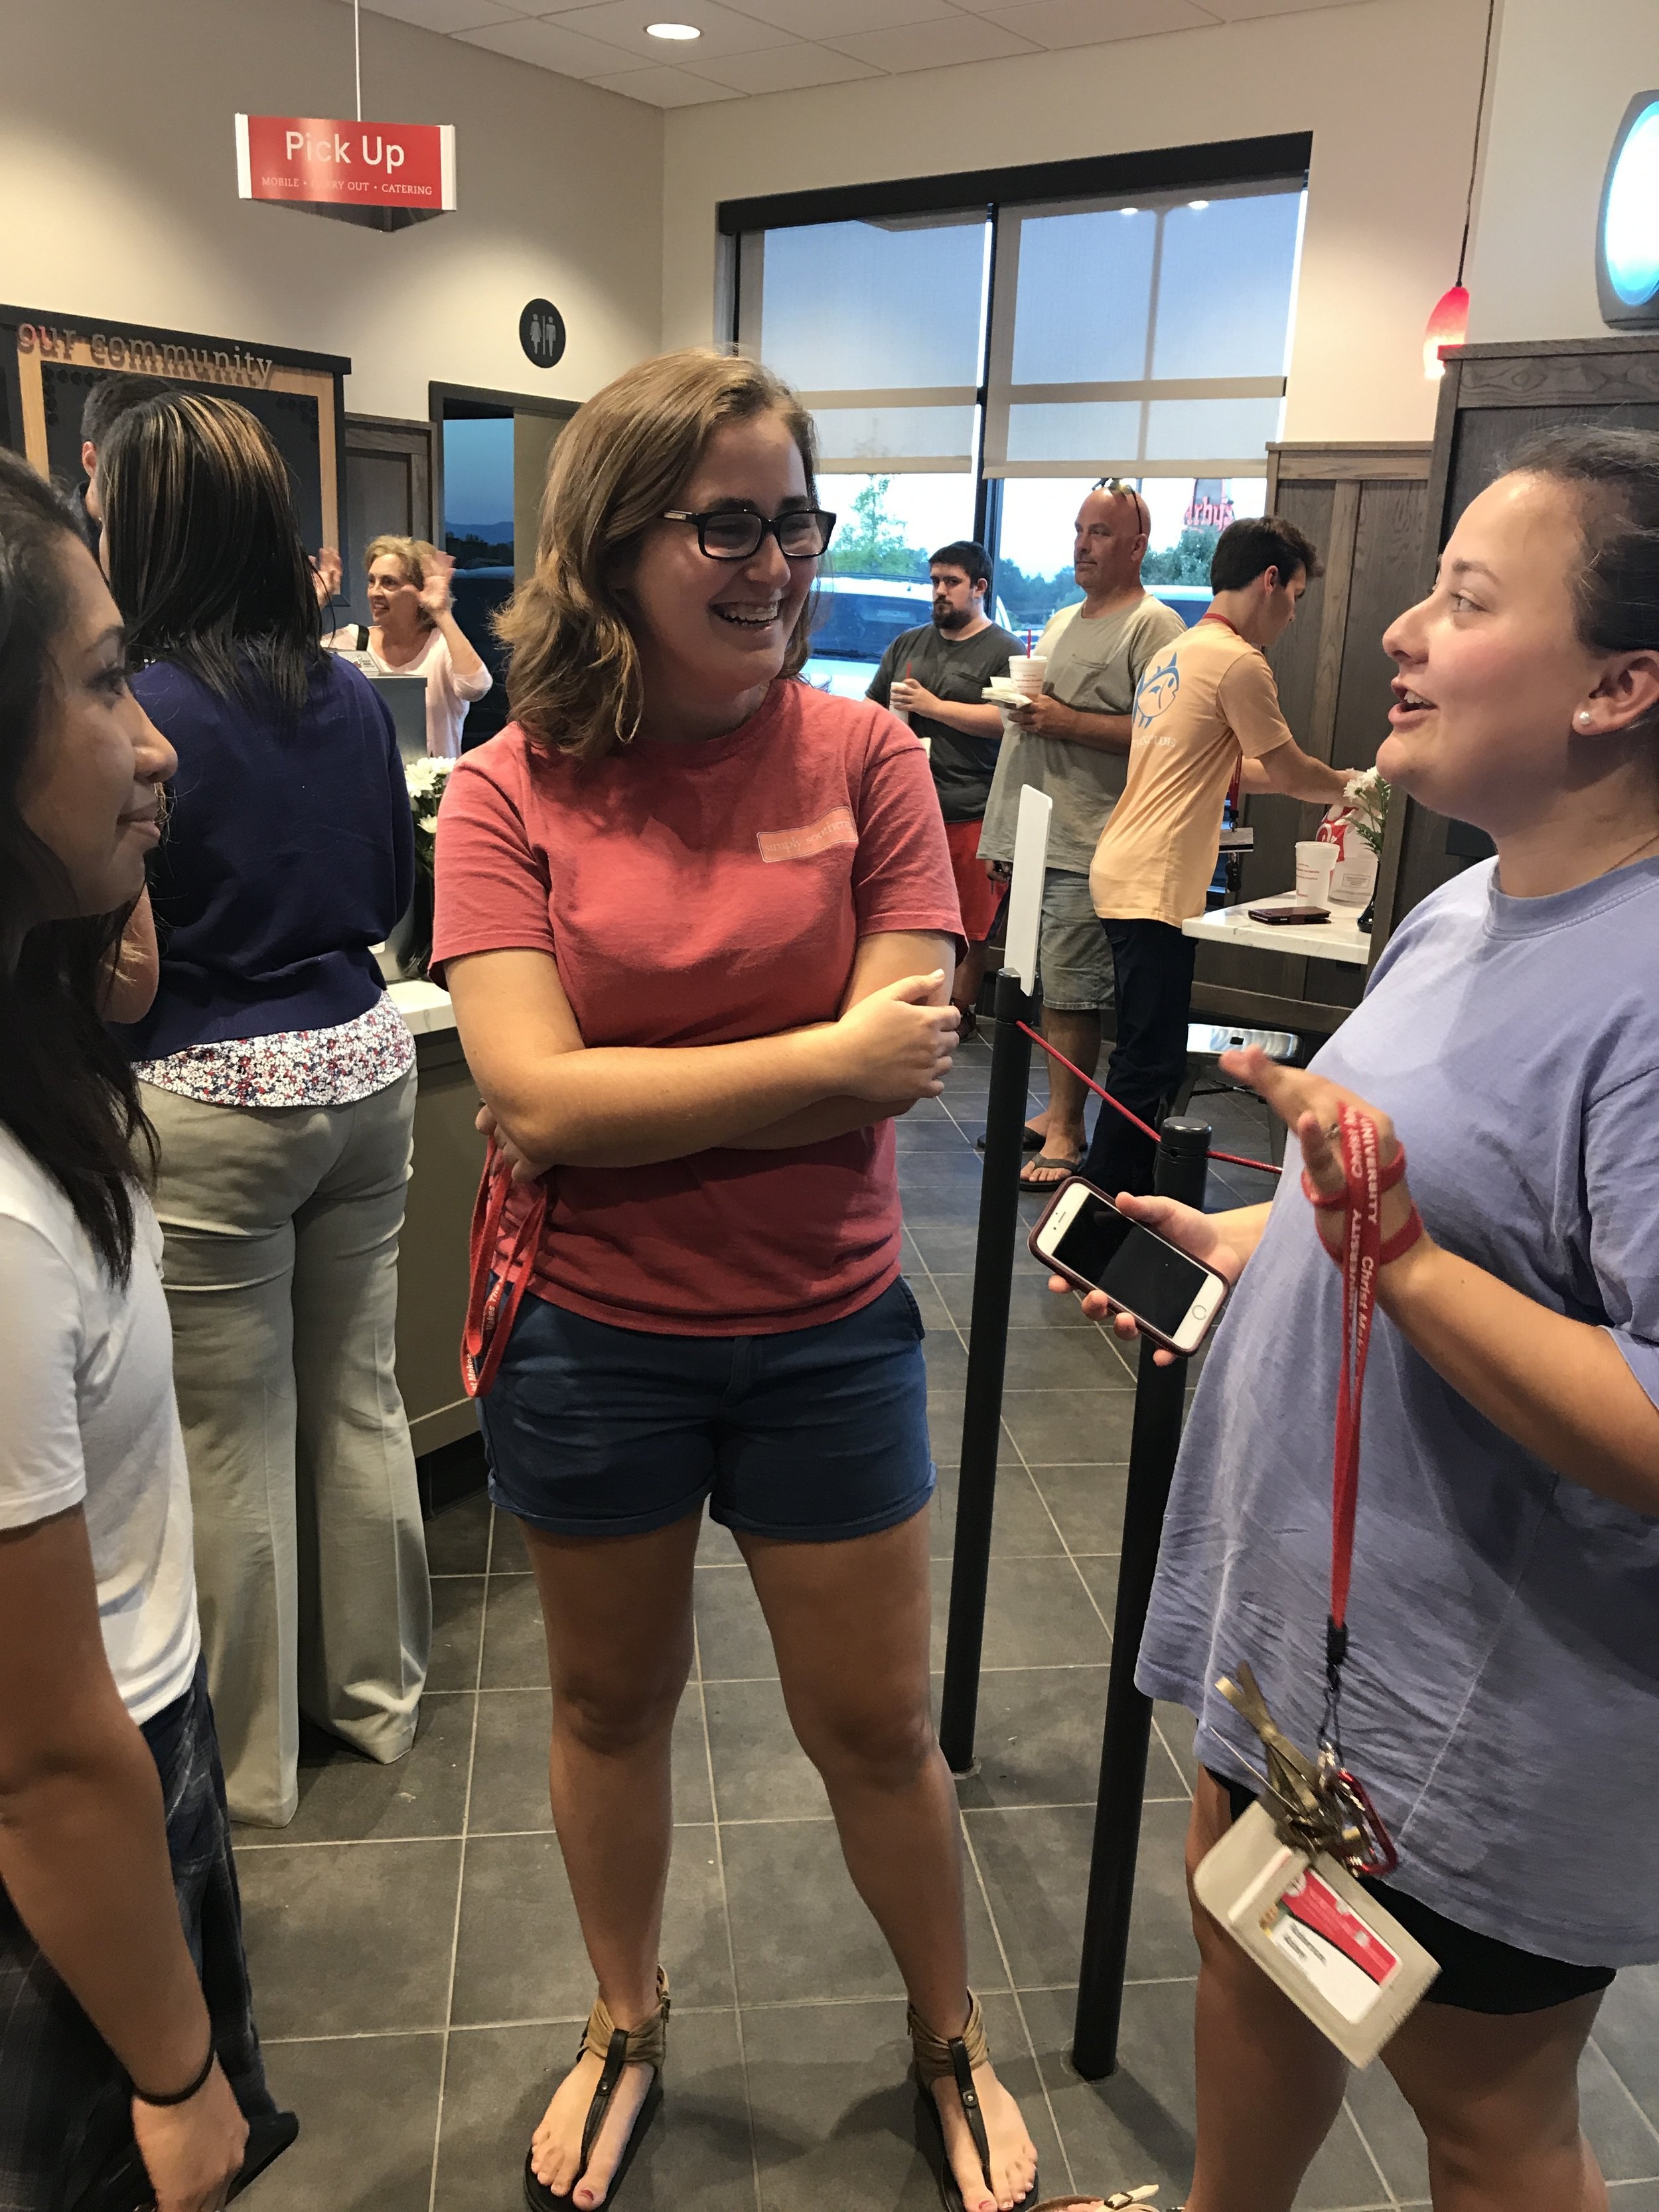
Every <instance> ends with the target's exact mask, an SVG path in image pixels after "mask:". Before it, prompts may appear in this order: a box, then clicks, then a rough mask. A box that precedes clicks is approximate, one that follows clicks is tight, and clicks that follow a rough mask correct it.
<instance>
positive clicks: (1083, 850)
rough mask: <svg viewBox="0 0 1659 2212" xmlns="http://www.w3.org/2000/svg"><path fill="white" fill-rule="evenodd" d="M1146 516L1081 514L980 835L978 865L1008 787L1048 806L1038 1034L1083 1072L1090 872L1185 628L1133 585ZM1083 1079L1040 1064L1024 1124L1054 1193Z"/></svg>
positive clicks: (1092, 918)
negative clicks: (1154, 673) (1135, 714)
mask: <svg viewBox="0 0 1659 2212" xmlns="http://www.w3.org/2000/svg"><path fill="white" fill-rule="evenodd" d="M1150 526H1151V518H1150V516H1149V515H1148V513H1147V511H1146V501H1145V500H1143V499H1142V497H1141V496H1140V494H1139V492H1138V491H1137V490H1136V489H1135V488H1134V487H1133V484H1127V483H1120V482H1119V480H1118V479H1117V478H1116V477H1107V478H1105V479H1103V481H1102V482H1101V483H1098V484H1097V485H1096V486H1095V488H1094V489H1093V490H1092V491H1091V492H1090V493H1088V494H1087V495H1086V496H1085V499H1084V501H1083V504H1082V506H1081V507H1079V509H1078V514H1077V522H1076V526H1075V530H1074V534H1073V544H1072V573H1073V576H1074V577H1075V578H1076V580H1077V583H1078V586H1079V589H1080V590H1081V592H1082V593H1083V602H1082V605H1080V606H1079V605H1073V606H1069V607H1062V608H1061V609H1060V612H1059V613H1058V614H1057V615H1055V616H1054V618H1053V620H1052V621H1051V622H1050V623H1049V624H1048V628H1047V629H1045V630H1044V631H1043V633H1042V641H1041V642H1040V643H1039V644H1038V646H1037V647H1036V651H1037V652H1038V653H1041V654H1042V655H1043V656H1044V657H1045V658H1046V659H1047V660H1048V670H1047V672H1046V675H1045V678H1044V681H1043V688H1042V696H1041V697H1040V698H1037V699H1034V700H1032V701H1031V702H1030V704H1029V705H1028V706H1021V707H1018V708H1013V709H1012V716H1013V719H1014V720H1016V721H1017V722H1018V725H1019V732H1020V733H1019V735H1018V737H1011V738H1006V740H1005V741H1004V744H1003V747H1002V750H1001V754H1000V757H999V759H998V762H997V772H996V780H995V781H994V784H993V785H992V787H991V797H990V800H989V803H988V804H987V807H986V810H985V829H984V834H983V835H982V836H981V839H980V845H979V851H980V858H981V860H985V861H986V862H987V863H989V864H991V865H993V866H1006V864H1007V863H1008V862H1010V861H1012V859H1013V857H1014V828H1015V823H1016V819H1017V817H1018V812H1019V794H1020V793H1021V792H1022V791H1023V790H1024V788H1025V787H1026V786H1027V785H1028V784H1031V785H1034V786H1035V787H1036V789H1038V790H1039V791H1046V792H1047V793H1048V796H1049V797H1050V798H1051V799H1053V801H1054V813H1053V815H1052V817H1051V818H1050V823H1049V830H1048V873H1047V875H1046V876H1045V878H1044V879H1043V886H1042V931H1041V935H1040V938H1039V941H1038V947H1037V964H1038V969H1039V971H1040V975H1039V981H1040V986H1041V989H1042V1031H1043V1035H1044V1036H1047V1037H1048V1039H1049V1040H1050V1042H1052V1043H1053V1045H1054V1048H1055V1050H1056V1051H1058V1052H1063V1053H1064V1054H1066V1058H1067V1059H1068V1060H1072V1061H1074V1062H1075V1064H1076V1065H1077V1066H1079V1067H1080V1068H1081V1069H1082V1070H1083V1071H1084V1073H1085V1074H1088V1075H1092V1074H1093V1073H1094V1072H1095V1066H1096V1063H1097V1060H1099V1058H1100V1017H1101V1012H1102V1010H1103V1008H1104V1007H1106V1006H1110V1004H1111V1003H1112V970H1111V962H1110V960H1109V957H1107V956H1106V951H1105V947H1104V942H1103V931H1102V929H1101V927H1100V923H1099V921H1097V918H1096V915H1095V909H1094V902H1093V901H1092V900H1091V897H1090V895H1089V868H1090V865H1091V862H1092V860H1093V859H1094V856H1095V848H1096V846H1097V845H1098V843H1099V842H1100V836H1101V832H1102V830H1103V829H1104V828H1105V827H1106V823H1107V820H1108V818H1109V816H1110V814H1111V811H1112V809H1113V807H1114V806H1115V805H1116V803H1117V800H1118V799H1119V798H1120V796H1121V793H1122V790H1123V779H1124V776H1125V775H1126V774H1127V769H1128V765H1129V735H1130V709H1131V708H1132V707H1133V704H1134V696H1135V687H1136V686H1137V684H1139V681H1140V678H1141V675H1142V673H1143V671H1145V669H1146V666H1147V665H1148V663H1149V662H1151V661H1152V660H1154V659H1156V658H1157V657H1158V653H1161V652H1162V651H1163V649H1164V647H1165V646H1167V645H1170V644H1171V643H1172V642H1173V641H1174V640H1175V639H1176V638H1177V637H1180V636H1181V635H1182V632H1183V624H1182V620H1181V617H1180V616H1179V615H1177V614H1176V613H1175V612H1173V611H1172V610H1171V609H1170V608H1169V607H1166V606H1165V605H1164V603H1163V601H1162V600H1160V599H1153V598H1152V595H1151V593H1150V592H1147V591H1146V590H1145V589H1144V588H1143V586H1142V584H1141V581H1140V563H1141V561H1142V559H1143V557H1144V556H1145V554H1146V538H1147V533H1148V531H1149V529H1150ZM1086 1097H1088V1093H1087V1092H1086V1091H1085V1089H1084V1087H1083V1085H1082V1084H1080V1083H1079V1081H1078V1079H1077V1078H1076V1077H1075V1076H1074V1075H1072V1074H1070V1073H1067V1071H1066V1069H1065V1068H1063V1067H1061V1066H1060V1065H1059V1063H1058V1062H1057V1061H1054V1060H1050V1061H1049V1062H1048V1110H1047V1112H1046V1113H1042V1114H1039V1115H1036V1116H1035V1117H1034V1119H1033V1120H1032V1121H1030V1122H1029V1123H1028V1124H1027V1130H1026V1147H1027V1149H1028V1151H1035V1152H1036V1154H1037V1157H1036V1158H1035V1159H1033V1160H1030V1161H1028V1162H1027V1163H1026V1165H1025V1170H1024V1173H1023V1175H1022V1176H1021V1177H1020V1182H1021V1184H1022V1186H1023V1187H1024V1188H1025V1189H1027V1190H1052V1189H1053V1188H1054V1185H1055V1184H1056V1183H1058V1182H1061V1181H1063V1179H1064V1178H1065V1177H1066V1176H1068V1175H1071V1174H1073V1173H1075V1171H1076V1170H1077V1167H1078V1164H1079V1162H1080V1160H1081V1159H1082V1157H1083V1146H1084V1135H1083V1108H1084V1101H1085V1098H1086Z"/></svg>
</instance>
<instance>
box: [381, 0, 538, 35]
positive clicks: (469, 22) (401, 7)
mask: <svg viewBox="0 0 1659 2212" xmlns="http://www.w3.org/2000/svg"><path fill="white" fill-rule="evenodd" d="M346 4H347V5H348V6H349V4H350V0H346ZM363 5H364V7H365V8H366V9H373V11H374V14H375V15H395V16H396V17H397V19H398V21H399V22H400V23H417V24H419V26H420V27H421V28H422V30H423V31H481V30H483V28H484V27H485V26H486V25H487V24H490V23H507V22H511V21H513V19H514V18H515V17H516V16H519V15H525V14H526V13H527V10H526V9H524V8H522V7H511V8H503V7H500V6H498V5H497V4H496V0H363Z"/></svg>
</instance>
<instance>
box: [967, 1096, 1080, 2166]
mask: <svg viewBox="0 0 1659 2212" xmlns="http://www.w3.org/2000/svg"><path fill="white" fill-rule="evenodd" d="M1042 1141H1043V1140H1042V1138H1041V1137H1039V1136H1038V1134H1037V1133H1036V1130H1035V1129H1032V1128H1025V1129H1022V1130H1021V1131H1020V1135H1019V1149H1020V1150H1021V1152H1041V1151H1042ZM974 1150H975V1152H983V1151H984V1150H985V1139H984V1138H983V1137H975V1139H974ZM1084 2202H1085V2203H1087V2202H1088V2199H1087V2198H1086V2197H1085V2199H1084Z"/></svg>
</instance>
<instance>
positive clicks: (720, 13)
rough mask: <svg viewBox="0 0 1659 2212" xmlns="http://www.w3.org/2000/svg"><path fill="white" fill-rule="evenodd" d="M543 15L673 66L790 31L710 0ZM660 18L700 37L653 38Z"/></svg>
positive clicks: (770, 42) (631, 1) (751, 46)
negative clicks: (687, 27)
mask: <svg viewBox="0 0 1659 2212" xmlns="http://www.w3.org/2000/svg"><path fill="white" fill-rule="evenodd" d="M520 4H522V0H520ZM545 20H546V21H549V22H550V23H556V24H557V25H558V26H559V27H560V28H561V29H562V30H566V31H574V32H575V33H577V35H578V36H579V37H581V38H588V39H602V40H605V41H607V42H608V43H609V44H610V45H611V46H618V47H620V48H621V49H622V51H623V52H624V53H627V54H632V55H633V57H634V58H635V61H638V62H642V63H647V64H652V65H653V66H654V67H656V68H658V69H672V70H680V69H683V68H684V67H686V66H688V65H690V66H693V67H695V65H696V64H697V63H698V62H701V61H703V60H705V59H708V60H719V59H720V58H723V57H724V56H725V55H726V54H747V53H753V52H755V51H756V50H757V48H759V47H763V46H787V44H788V43H789V35H790V34H789V33H788V32H787V31H780V30H778V29H776V28H775V26H773V25H772V24H770V23H763V22H759V21H757V20H756V18H755V17H754V16H752V15H738V14H737V12H736V11H735V10H734V9H731V8H721V7H718V6H716V5H715V4H714V0H604V4H603V5H602V6H599V7H591V8H570V9H559V10H557V11H556V12H553V13H550V14H549V15H547V17H546V18H545ZM661 22H670V23H690V24H694V25H695V26H696V28H697V29H698V30H700V31H701V32H702V37H701V38H699V39H687V40H684V41H683V42H682V41H680V40H666V39H653V37H652V36H651V35H650V33H648V32H647V29H646V25H647V23H661Z"/></svg>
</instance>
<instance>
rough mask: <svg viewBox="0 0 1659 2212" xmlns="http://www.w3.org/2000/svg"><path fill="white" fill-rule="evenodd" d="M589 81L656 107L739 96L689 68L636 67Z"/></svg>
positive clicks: (686, 104)
mask: <svg viewBox="0 0 1659 2212" xmlns="http://www.w3.org/2000/svg"><path fill="white" fill-rule="evenodd" d="M589 82H591V83H593V84H597V85H598V86H599V88H601V89H602V90H603V91H605V92H623V93H626V94H627V95H628V97H629V99H630V100H646V101H648V102H649V104H650V105H651V106H653V107H692V106H696V104H697V103H698V102H699V101H701V100H735V99H737V97H738V94H736V93H735V92H732V90H730V89H729V88H728V87H726V85H723V84H712V83H711V82H709V80H708V78H707V77H706V76H692V75H691V73H690V70H677V69H634V70H626V71H624V72H623V74H622V75H621V76H597V77H592V78H591V79H590V80H589Z"/></svg>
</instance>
